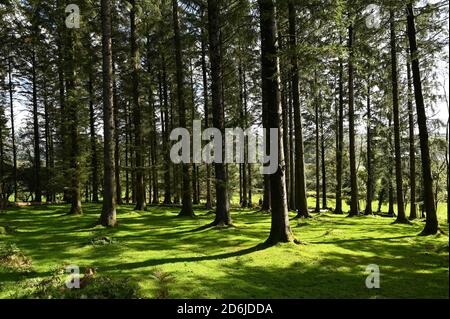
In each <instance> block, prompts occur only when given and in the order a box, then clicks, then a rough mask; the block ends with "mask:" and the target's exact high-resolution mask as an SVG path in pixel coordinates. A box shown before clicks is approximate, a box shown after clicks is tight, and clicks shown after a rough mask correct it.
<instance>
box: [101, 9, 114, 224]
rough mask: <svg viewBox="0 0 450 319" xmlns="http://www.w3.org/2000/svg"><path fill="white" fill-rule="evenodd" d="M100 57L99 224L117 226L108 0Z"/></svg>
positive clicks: (102, 13) (102, 16)
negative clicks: (101, 158)
mask: <svg viewBox="0 0 450 319" xmlns="http://www.w3.org/2000/svg"><path fill="white" fill-rule="evenodd" d="M101 20H102V56H103V64H102V71H103V136H104V142H103V159H104V164H103V167H104V168H103V175H104V180H103V208H102V214H101V215H100V221H99V222H100V224H101V225H103V226H110V227H112V226H116V224H117V221H116V196H117V194H116V181H115V177H116V175H115V161H114V156H115V148H114V137H115V127H114V123H115V121H114V108H113V107H114V103H113V70H112V69H113V67H112V63H113V61H112V48H111V1H110V0H102V1H101Z"/></svg>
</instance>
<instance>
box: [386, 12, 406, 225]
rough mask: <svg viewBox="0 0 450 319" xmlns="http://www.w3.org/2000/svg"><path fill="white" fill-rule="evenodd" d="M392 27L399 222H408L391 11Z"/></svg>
mask: <svg viewBox="0 0 450 319" xmlns="http://www.w3.org/2000/svg"><path fill="white" fill-rule="evenodd" d="M390 29H391V80H392V106H393V116H394V149H395V179H396V186H397V188H396V190H397V220H396V222H397V223H408V219H407V218H406V215H405V205H404V201H403V172H402V157H401V140H400V106H399V101H398V99H399V97H398V72H397V41H396V40H397V39H396V35H395V14H394V11H392V10H391V11H390Z"/></svg>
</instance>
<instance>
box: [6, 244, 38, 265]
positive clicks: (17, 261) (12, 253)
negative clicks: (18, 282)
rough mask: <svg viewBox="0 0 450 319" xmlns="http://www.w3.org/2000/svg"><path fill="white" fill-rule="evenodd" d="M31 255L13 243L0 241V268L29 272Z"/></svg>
mask: <svg viewBox="0 0 450 319" xmlns="http://www.w3.org/2000/svg"><path fill="white" fill-rule="evenodd" d="M32 263H33V262H32V259H31V257H29V256H27V255H25V254H24V253H23V252H22V251H21V250H20V249H19V248H18V247H17V246H16V245H15V244H12V243H9V242H6V243H0V268H7V269H9V270H13V271H18V272H29V271H31V269H32Z"/></svg>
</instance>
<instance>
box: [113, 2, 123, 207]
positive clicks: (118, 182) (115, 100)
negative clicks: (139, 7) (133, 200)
mask: <svg viewBox="0 0 450 319" xmlns="http://www.w3.org/2000/svg"><path fill="white" fill-rule="evenodd" d="M113 3H114V2H113ZM111 28H112V27H111ZM111 32H112V33H113V31H111ZM112 38H113V37H112V36H111V56H112V77H113V117H114V169H115V182H116V203H117V204H118V205H120V204H122V178H121V168H120V166H121V160H120V152H121V149H120V134H121V131H120V124H119V123H120V122H119V101H118V96H117V83H116V79H115V74H116V66H115V65H116V63H115V54H114V50H113V48H114V42H113V39H112Z"/></svg>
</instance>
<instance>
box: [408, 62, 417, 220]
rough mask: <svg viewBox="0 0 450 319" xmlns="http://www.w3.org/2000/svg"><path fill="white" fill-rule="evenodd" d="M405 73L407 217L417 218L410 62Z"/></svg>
mask: <svg viewBox="0 0 450 319" xmlns="http://www.w3.org/2000/svg"><path fill="white" fill-rule="evenodd" d="M406 74H407V78H408V123H409V187H410V206H409V219H416V218H417V206H416V146H415V141H414V110H413V101H412V99H413V96H412V95H413V92H412V78H411V64H410V62H409V61H408V62H407V63H406Z"/></svg>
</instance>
